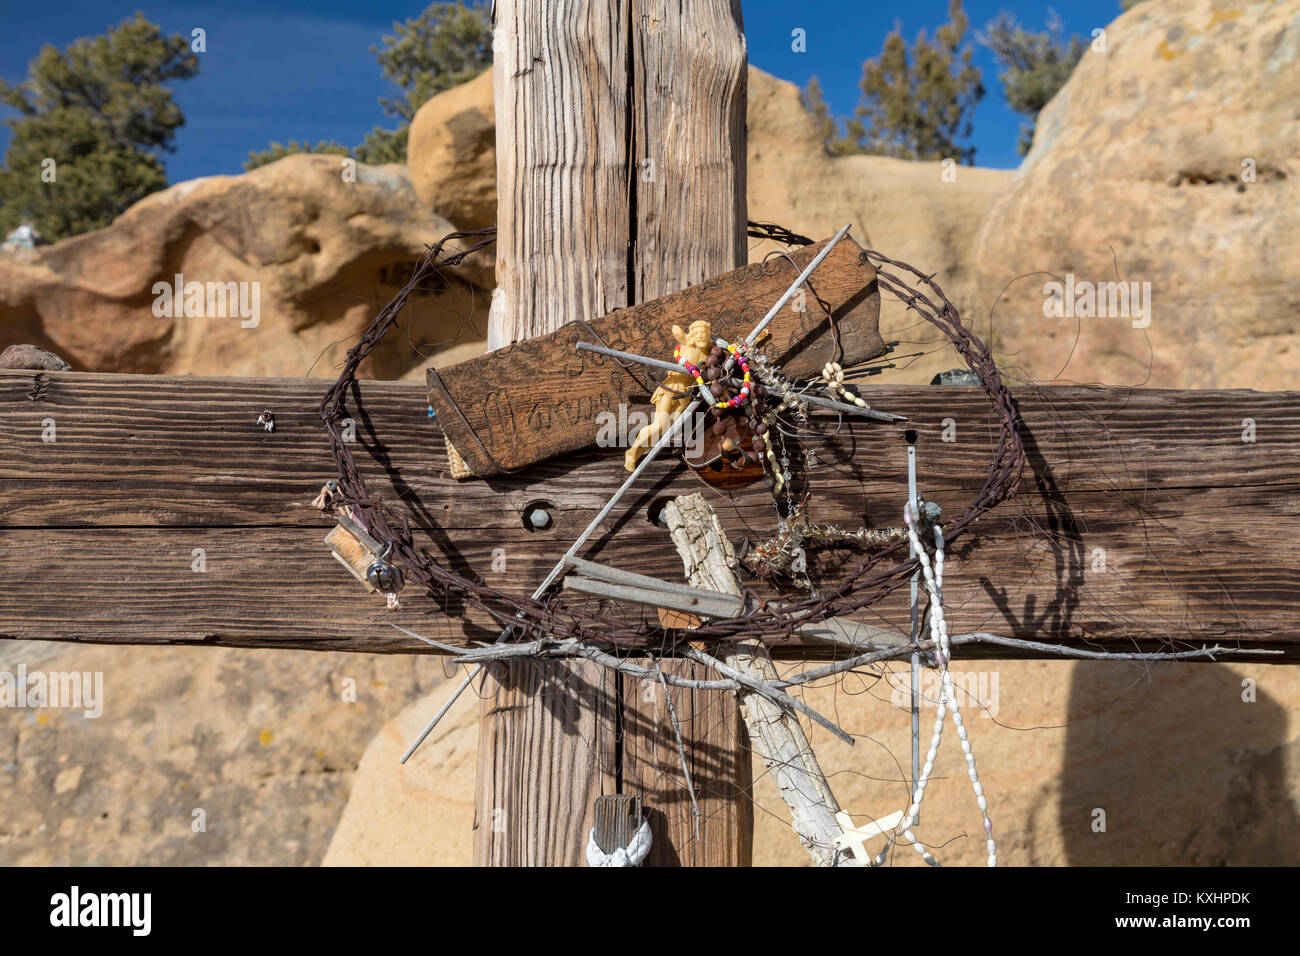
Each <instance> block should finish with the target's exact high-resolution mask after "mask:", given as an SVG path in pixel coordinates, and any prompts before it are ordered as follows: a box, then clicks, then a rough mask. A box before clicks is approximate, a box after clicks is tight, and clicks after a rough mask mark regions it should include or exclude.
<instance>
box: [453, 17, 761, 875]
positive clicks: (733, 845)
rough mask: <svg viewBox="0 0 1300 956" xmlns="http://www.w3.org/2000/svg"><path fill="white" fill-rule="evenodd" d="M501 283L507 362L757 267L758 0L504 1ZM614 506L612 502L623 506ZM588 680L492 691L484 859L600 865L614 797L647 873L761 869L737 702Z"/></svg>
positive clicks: (546, 676)
mask: <svg viewBox="0 0 1300 956" xmlns="http://www.w3.org/2000/svg"><path fill="white" fill-rule="evenodd" d="M493 50H494V63H493V70H494V88H495V95H496V117H497V195H498V200H497V203H498V208H497V214H498V218H497V225H498V236H497V282H498V284H499V286H500V289H501V294H500V296H499V298H498V303H497V305H496V306H495V307H494V317H493V321H492V325H491V327H490V328H489V333H488V340H489V345H490V346H491V347H499V346H501V345H504V344H507V343H509V342H512V341H517V340H519V339H523V338H528V337H531V336H535V335H540V334H544V333H546V332H550V331H553V330H554V329H556V328H558V327H559V326H560V325H563V324H564V323H566V322H571V321H573V320H575V319H592V318H596V317H598V316H600V315H603V314H605V313H608V312H610V311H613V310H614V309H616V308H623V307H626V306H629V305H634V304H636V303H637V302H641V301H646V300H648V299H652V298H655V297H657V296H660V295H664V294H666V293H668V292H672V291H675V290H677V289H680V288H683V287H685V286H687V285H690V284H693V283H695V282H699V281H701V280H703V279H705V278H708V277H709V276H712V275H717V274H718V273H721V272H725V271H727V270H729V269H734V268H736V267H737V266H739V265H741V264H743V263H744V261H745V222H746V209H745V82H746V69H747V61H746V54H745V40H744V28H743V25H742V22H741V16H740V3H739V0H694V2H692V3H690V4H679V3H677V2H668V0H572V2H568V3H565V4H554V3H545V2H543V0H498V2H497V4H496V20H495V24H494V44H493ZM612 490H613V489H611V491H612ZM672 703H673V707H674V710H675V712H676V715H677V718H678V721H679V722H680V724H681V727H682V734H683V738H684V741H685V744H686V748H687V752H688V759H689V760H691V762H692V764H693V766H692V776H693V779H694V782H695V785H696V790H697V794H696V796H697V799H698V802H699V806H700V810H701V819H699V821H698V826H697V821H696V820H695V818H694V817H693V815H692V813H691V808H692V803H691V799H690V796H689V794H688V793H687V791H686V784H685V780H684V778H683V775H682V773H681V770H680V767H679V761H678V756H677V749H676V743H675V740H674V737H673V732H672V728H671V725H670V722H669V717H668V709H667V705H666V701H665V700H664V699H663V688H662V687H658V688H650V689H648V690H646V689H643V687H642V686H641V685H640V684H639V683H637V682H632V681H628V682H627V686H626V687H625V686H624V682H623V681H622V680H621V679H620V678H619V677H617V676H615V675H610V674H609V673H607V672H605V671H603V670H601V669H599V668H596V667H594V666H593V665H585V664H548V665H536V664H529V665H522V666H516V667H509V668H494V669H493V670H492V671H491V676H490V677H489V679H488V681H487V682H486V684H485V688H484V700H483V712H482V726H481V732H480V745H479V746H480V749H479V769H478V774H479V779H478V788H477V794H478V799H477V805H476V809H475V844H474V845H475V862H476V863H477V864H479V865H486V864H516V865H576V864H580V863H581V862H583V859H584V855H583V851H584V847H585V844H586V839H587V834H588V832H589V831H590V829H591V826H592V806H593V802H594V798H595V797H596V796H598V795H600V794H609V793H615V792H621V793H625V794H628V795H634V796H639V797H641V799H642V802H643V804H644V806H645V809H646V812H647V814H648V817H649V819H650V821H651V825H652V827H653V828H654V830H655V834H654V845H653V848H652V850H651V854H650V857H649V859H647V861H646V864H645V865H647V866H653V865H667V864H684V865H747V864H748V863H749V862H750V846H751V836H752V823H753V821H752V810H751V807H750V803H749V782H750V778H749V752H748V748H747V747H746V746H745V745H744V737H743V730H742V728H741V724H740V717H739V711H738V707H737V704H736V701H735V699H734V697H732V696H730V695H720V694H702V693H694V692H689V691H682V690H674V691H673V699H672Z"/></svg>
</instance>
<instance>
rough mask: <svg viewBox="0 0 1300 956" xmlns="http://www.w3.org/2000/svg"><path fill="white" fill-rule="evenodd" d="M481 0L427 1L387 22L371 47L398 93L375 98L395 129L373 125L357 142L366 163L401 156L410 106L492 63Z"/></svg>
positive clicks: (412, 112) (412, 115) (410, 116)
mask: <svg viewBox="0 0 1300 956" xmlns="http://www.w3.org/2000/svg"><path fill="white" fill-rule="evenodd" d="M489 18H490V11H489V8H488V6H487V4H486V3H485V2H484V0H476V2H474V3H473V4H472V5H470V6H466V5H465V4H464V3H463V2H461V0H457V2H455V3H446V2H443V3H432V4H430V5H429V6H428V7H427V8H426V9H425V11H424V12H423V13H421V14H420V15H419V16H418V17H415V18H414V19H411V20H407V21H406V22H405V23H394V24H393V31H394V35H393V36H385V37H384V40H383V45H382V46H380V47H373V46H372V47H371V48H370V52H371V53H373V54H374V56H375V59H377V60H378V61H379V68H380V71H381V72H382V73H383V75H384V78H385V79H387V80H390V81H391V82H393V83H395V84H396V85H397V86H398V87H399V88H400V90H401V95H400V96H397V97H395V98H390V97H381V98H380V100H379V105H380V106H381V107H382V108H383V110H384V113H385V114H386V115H388V116H392V117H396V118H397V119H398V121H399V122H398V125H397V128H396V129H391V130H389V129H384V128H383V127H380V126H376V127H375V128H374V129H372V130H371V131H370V132H369V133H367V134H366V138H365V141H364V142H363V143H361V145H360V146H358V147H357V150H356V152H357V158H358V159H360V160H361V161H362V162H366V163H401V162H405V161H406V138H407V132H408V131H409V129H410V127H411V120H413V119H414V118H415V111H416V110H418V109H419V108H420V107H421V106H423V105H424V103H425V101H426V100H428V99H429V98H430V97H432V96H436V95H437V94H438V93H441V92H442V91H443V90H449V89H451V88H452V87H453V86H459V85H460V84H461V83H465V82H467V81H469V80H472V79H474V77H476V76H478V75H479V74H480V73H482V72H483V71H484V70H485V69H487V68H488V67H490V66H491V65H492V24H491V22H490V19H489Z"/></svg>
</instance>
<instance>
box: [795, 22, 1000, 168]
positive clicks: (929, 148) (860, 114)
mask: <svg viewBox="0 0 1300 956" xmlns="http://www.w3.org/2000/svg"><path fill="white" fill-rule="evenodd" d="M948 16H949V17H950V21H949V22H948V23H945V24H944V25H943V26H941V27H939V28H938V29H937V30H935V31H934V37H933V38H931V37H930V36H929V35H928V34H927V33H926V31H925V30H922V31H920V33H918V34H917V36H916V39H915V40H914V41H913V42H912V44H911V45H910V46H909V45H908V43H907V41H906V40H905V39H904V38H903V34H902V31H901V29H899V28H898V27H895V28H894V30H893V32H892V33H890V34H889V35H888V36H887V37H885V42H884V46H883V47H882V49H881V51H880V55H879V56H876V57H873V58H872V59H870V60H868V61H867V62H866V63H864V64H862V82H861V84H860V85H861V88H862V100H861V102H860V104H859V105H858V108H857V109H856V110H855V111H854V116H853V117H852V118H851V119H849V120H848V121H847V122H846V123H845V130H846V132H845V135H843V136H840V135H838V129H837V126H838V124H836V123H835V122H834V120H831V119H830V114H829V110H827V109H825V108H824V106H825V104H824V103H821V95H820V94H821V91H820V88H818V87H816V86H815V85H814V84H813V83H809V85H808V88H807V89H806V90H805V91H804V102H805V105H807V106H808V107H809V108H810V109H811V110H812V111H813V115H814V116H816V117H817V119H818V122H819V123H820V124H821V128H822V131H823V133H824V134H825V135H826V145H827V148H828V149H829V150H830V151H831V152H836V153H877V154H881V155H885V156H896V157H898V158H900V159H927V160H934V159H945V158H948V157H951V158H954V159H957V160H958V161H960V162H966V163H971V162H974V160H975V148H974V147H973V146H959V145H958V142H957V141H958V140H959V139H964V138H965V137H968V136H970V133H971V116H972V114H973V113H974V111H975V105H976V104H977V103H978V102H979V101H980V99H981V98H982V97H983V96H984V85H983V84H982V83H981V82H980V70H979V68H978V67H977V66H975V64H974V62H973V60H972V56H973V54H972V51H971V47H970V45H969V44H967V45H966V46H965V47H963V46H962V40H963V38H964V37H965V35H966V30H967V27H968V26H969V25H970V21H969V19H968V18H967V16H966V13H965V11H964V10H962V6H961V0H951V3H950V4H949V6H948Z"/></svg>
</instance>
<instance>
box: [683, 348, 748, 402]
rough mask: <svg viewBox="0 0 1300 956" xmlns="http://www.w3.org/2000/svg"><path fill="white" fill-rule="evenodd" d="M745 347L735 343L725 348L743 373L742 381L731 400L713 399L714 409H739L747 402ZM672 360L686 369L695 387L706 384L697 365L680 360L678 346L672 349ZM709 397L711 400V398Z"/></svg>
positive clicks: (686, 360)
mask: <svg viewBox="0 0 1300 956" xmlns="http://www.w3.org/2000/svg"><path fill="white" fill-rule="evenodd" d="M747 347H748V346H746V344H745V343H744V342H737V343H735V344H732V345H728V346H727V351H728V352H730V353H731V354H732V356H733V357H734V358H735V360H736V364H737V365H739V366H740V370H741V371H742V372H743V373H744V379H743V380H742V382H741V386H740V392H739V393H737V394H736V395H733V396H732V397H731V398H728V399H726V400H725V401H718V400H716V399H714V400H713V404H714V406H715V407H717V408H739V407H740V406H741V405H744V404H745V402H746V401H748V400H749V382H750V379H749V360H748V359H746V358H745V352H744V350H745V349H746V348H747ZM673 358H674V359H676V360H677V364H678V365H680V366H681V367H682V368H684V369H686V371H688V372H690V373H691V375H692V376H694V378H695V384H696V385H704V384H706V383H705V381H704V373H703V372H701V371H700V367H699V366H698V365H695V364H693V363H692V362H690V361H689V360H688V359H684V358H682V347H681V346H680V345H678V346H677V347H676V348H674V349H673ZM709 397H710V398H712V396H709Z"/></svg>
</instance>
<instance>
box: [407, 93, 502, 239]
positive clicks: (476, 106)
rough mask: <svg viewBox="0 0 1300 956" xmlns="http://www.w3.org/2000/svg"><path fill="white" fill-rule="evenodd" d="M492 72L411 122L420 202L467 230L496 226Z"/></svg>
mask: <svg viewBox="0 0 1300 956" xmlns="http://www.w3.org/2000/svg"><path fill="white" fill-rule="evenodd" d="M492 102H493V101H492V71H491V70H487V71H486V72H484V73H482V74H480V75H479V77H478V78H477V79H473V80H470V81H469V82H468V83H462V84H461V85H460V86H454V87H452V88H451V89H450V90H446V91H445V92H442V93H439V94H438V95H437V96H435V97H433V98H432V99H431V100H429V101H428V102H427V103H425V104H424V106H422V107H420V109H419V111H417V112H416V114H415V119H414V120H413V121H412V122H411V134H410V137H409V140H408V143H407V161H408V165H409V166H410V169H411V182H412V184H413V185H414V186H415V193H416V195H417V196H419V197H420V202H421V203H423V204H424V207H425V208H426V209H429V210H431V211H433V212H434V213H436V214H437V215H439V216H442V217H444V218H446V219H450V220H451V221H452V222H454V223H456V225H458V226H460V228H462V229H482V228H483V227H484V226H490V225H492V224H493V223H494V222H496V221H497V150H496V143H497V124H496V114H495V113H494V112H493V106H492Z"/></svg>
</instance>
